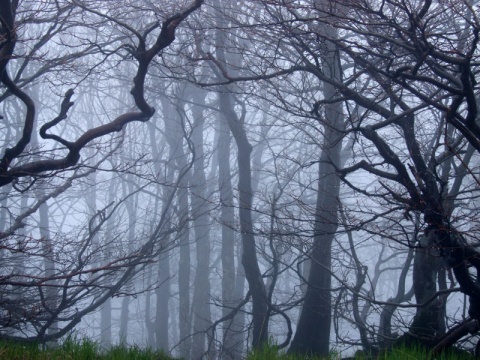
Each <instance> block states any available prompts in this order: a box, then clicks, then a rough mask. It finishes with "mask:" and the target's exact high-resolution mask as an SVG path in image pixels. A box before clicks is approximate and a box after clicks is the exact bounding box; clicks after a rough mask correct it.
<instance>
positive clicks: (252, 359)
mask: <svg viewBox="0 0 480 360" xmlns="http://www.w3.org/2000/svg"><path fill="white" fill-rule="evenodd" d="M342 357H344V358H347V355H343V356H341V355H339V354H338V353H333V354H331V355H330V356H328V357H315V356H305V355H295V354H286V353H284V352H281V351H278V350H277V348H276V347H275V346H271V345H267V346H265V347H263V348H261V349H257V350H255V351H252V352H251V353H250V354H249V355H248V356H247V360H305V359H308V360H341V359H342ZM474 358H475V357H474V356H473V355H471V354H469V353H467V352H462V351H459V350H454V349H452V350H448V351H446V352H444V353H442V354H439V355H435V356H432V355H431V354H430V352H429V351H428V350H427V349H425V348H407V347H398V348H394V349H390V350H388V351H385V352H382V353H380V354H379V355H376V356H371V355H368V354H362V353H358V354H357V355H356V356H352V357H348V359H354V360H473V359H474Z"/></svg>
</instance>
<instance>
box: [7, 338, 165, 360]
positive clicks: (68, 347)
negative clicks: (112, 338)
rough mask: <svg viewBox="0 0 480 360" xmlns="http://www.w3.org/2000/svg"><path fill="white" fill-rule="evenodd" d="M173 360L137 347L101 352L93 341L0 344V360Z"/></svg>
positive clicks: (159, 353)
mask: <svg viewBox="0 0 480 360" xmlns="http://www.w3.org/2000/svg"><path fill="white" fill-rule="evenodd" d="M1 359H8V360H173V359H174V358H172V357H170V356H169V355H167V354H165V353H164V352H162V351H154V350H150V349H140V348H139V347H137V346H133V347H128V348H126V347H122V346H115V347H113V348H111V349H110V350H108V351H101V349H100V347H99V346H98V344H97V343H96V342H93V341H91V340H87V339H84V340H76V339H67V340H66V341H65V342H63V343H62V344H61V345H60V346H58V347H54V348H50V349H43V347H42V346H40V345H36V344H26V345H25V344H20V343H15V342H0V360H1Z"/></svg>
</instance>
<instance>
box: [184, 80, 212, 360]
mask: <svg viewBox="0 0 480 360" xmlns="http://www.w3.org/2000/svg"><path fill="white" fill-rule="evenodd" d="M192 91H193V94H192V98H193V103H194V104H195V105H193V109H192V115H193V129H192V136H191V140H192V142H193V147H194V154H195V160H194V163H193V175H192V178H191V184H190V189H191V206H192V217H193V226H194V230H195V244H196V257H197V268H196V270H195V281H194V294H193V303H192V311H193V316H194V318H193V342H192V356H191V358H192V359H201V358H203V357H204V356H205V353H206V346H207V342H206V340H208V344H209V345H212V346H214V344H213V342H212V341H211V340H213V339H207V335H208V332H207V329H208V327H209V326H210V325H211V319H210V308H209V307H210V279H209V275H210V274H209V273H210V226H211V224H210V220H209V217H208V213H209V212H208V210H209V209H208V202H207V201H206V199H207V192H206V186H207V180H206V176H205V155H204V150H203V126H204V123H205V119H204V114H203V107H202V106H201V104H204V103H205V96H206V92H204V91H202V90H200V89H192ZM211 350H212V349H210V346H209V351H211ZM208 357H209V358H210V357H211V356H208Z"/></svg>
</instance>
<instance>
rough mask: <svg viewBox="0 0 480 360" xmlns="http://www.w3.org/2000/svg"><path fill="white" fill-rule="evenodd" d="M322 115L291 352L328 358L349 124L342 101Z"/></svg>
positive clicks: (333, 55) (324, 28) (332, 60)
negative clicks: (305, 272)
mask: <svg viewBox="0 0 480 360" xmlns="http://www.w3.org/2000/svg"><path fill="white" fill-rule="evenodd" d="M319 3H321V1H319ZM318 6H319V7H321V6H323V4H318ZM317 30H318V31H320V32H324V33H326V34H327V35H328V38H331V39H334V38H336V37H337V33H336V30H335V29H334V28H333V27H331V26H329V25H326V24H322V25H319V29H317ZM325 48H326V49H325V53H324V55H323V56H322V58H321V65H322V71H323V73H324V74H325V75H326V76H328V77H330V78H332V79H336V80H338V81H341V78H342V76H341V69H340V59H339V54H338V51H337V49H336V47H335V45H334V44H333V43H331V42H329V41H327V42H326V43H325ZM323 86H324V98H325V99H327V100H333V99H335V98H336V97H337V92H336V89H335V88H334V87H333V86H331V85H329V84H327V83H324V84H323ZM318 115H319V118H323V121H324V122H325V124H323V125H324V144H323V148H322V153H321V156H320V162H319V167H318V190H317V202H316V207H315V224H314V244H313V248H312V251H311V262H312V263H311V269H310V274H309V277H308V285H307V291H306V294H305V300H304V304H303V309H302V313H301V315H300V320H299V322H298V326H297V331H296V333H295V336H294V338H293V341H292V344H291V346H290V349H289V352H291V353H302V354H311V355H318V356H327V355H328V354H329V350H330V331H331V322H332V311H331V307H332V305H331V297H332V295H331V256H332V253H331V251H332V250H331V248H332V243H333V239H334V237H335V232H336V230H337V227H338V219H337V217H338V215H337V214H338V206H339V192H340V178H339V177H338V175H337V174H336V168H337V167H339V165H340V161H341V150H342V136H343V131H342V130H343V128H344V126H345V125H344V118H343V108H342V104H341V102H338V101H337V102H335V101H332V102H329V103H327V104H325V111H324V114H318Z"/></svg>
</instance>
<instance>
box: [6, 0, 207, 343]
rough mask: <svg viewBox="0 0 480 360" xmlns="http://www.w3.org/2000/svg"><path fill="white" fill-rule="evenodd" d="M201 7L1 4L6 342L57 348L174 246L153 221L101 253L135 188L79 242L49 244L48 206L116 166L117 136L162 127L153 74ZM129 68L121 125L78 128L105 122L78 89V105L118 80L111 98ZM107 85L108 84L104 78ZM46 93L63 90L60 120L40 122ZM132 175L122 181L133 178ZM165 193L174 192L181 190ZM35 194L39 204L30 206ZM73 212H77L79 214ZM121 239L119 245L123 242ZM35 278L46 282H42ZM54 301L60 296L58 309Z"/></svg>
mask: <svg viewBox="0 0 480 360" xmlns="http://www.w3.org/2000/svg"><path fill="white" fill-rule="evenodd" d="M202 3H203V1H202V0H197V1H192V2H190V3H182V4H180V5H178V4H170V5H171V8H179V10H178V11H177V12H173V11H172V13H173V15H172V13H170V14H167V13H165V12H162V11H160V10H159V9H157V8H155V7H149V6H147V5H146V4H143V5H142V6H140V7H138V6H137V5H139V4H137V5H135V4H130V5H131V6H130V5H129V3H123V2H116V3H115V4H114V6H112V4H111V3H108V2H89V1H82V2H76V1H74V2H61V1H59V2H51V3H45V2H36V1H22V2H18V1H14V0H8V1H0V81H1V86H0V89H1V90H2V94H1V95H0V99H1V101H2V103H3V109H4V110H5V111H4V112H2V119H3V121H4V122H5V124H6V126H5V127H2V130H1V132H0V136H1V137H2V143H1V146H2V155H1V159H0V187H2V201H3V203H2V206H3V207H2V214H4V215H5V214H9V215H8V216H9V219H8V221H3V220H2V232H1V233H0V239H1V241H2V258H3V259H4V261H2V267H1V269H0V271H1V274H2V277H1V280H0V288H1V290H0V297H1V300H0V312H1V314H0V323H1V325H2V328H3V329H5V331H3V330H2V331H1V333H0V338H6V339H18V340H24V341H41V342H46V341H50V340H55V339H58V338H60V337H61V336H63V335H65V334H67V333H68V332H70V331H71V330H72V329H73V328H74V327H75V326H76V325H77V324H78V323H79V322H80V321H81V320H82V318H83V317H84V316H85V315H87V314H89V313H91V312H93V311H94V310H96V309H98V308H99V306H101V305H102V304H103V303H104V302H105V301H107V300H108V299H110V298H111V297H112V296H113V295H116V294H119V293H121V289H122V287H123V286H124V285H125V284H126V283H127V282H128V281H130V280H131V279H132V278H133V277H134V276H135V275H136V274H137V273H138V271H139V270H141V269H142V268H143V267H144V266H145V265H146V264H147V263H148V262H149V261H151V260H152V259H154V258H155V257H156V256H158V254H159V253H161V252H162V251H165V249H166V248H168V247H169V246H171V245H170V244H167V243H161V242H162V236H161V234H162V233H161V231H163V230H164V229H162V225H165V224H164V223H163V221H164V218H165V217H161V218H160V219H157V221H156V222H155V224H156V225H155V226H152V228H153V230H152V231H151V233H149V234H146V236H144V238H143V240H142V242H140V243H139V244H138V243H137V244H135V245H134V246H133V245H132V247H130V248H129V247H128V246H127V247H121V246H120V242H119V239H118V238H116V237H111V238H110V237H105V241H99V239H98V237H99V236H100V235H101V232H102V229H103V228H104V227H105V225H106V223H107V222H108V221H110V220H112V219H113V214H114V213H115V212H116V211H118V210H119V209H121V208H127V210H128V207H129V206H131V205H129V204H127V201H128V199H129V198H131V197H132V196H134V195H135V193H138V192H139V191H141V189H139V188H136V189H134V190H133V192H130V193H128V194H126V195H125V196H124V197H123V198H117V202H116V203H115V204H112V203H110V204H106V206H104V207H103V208H98V207H96V206H97V205H98V203H97V204H92V206H93V207H92V209H93V211H94V213H93V215H92V214H91V216H90V218H89V220H88V222H87V223H86V224H85V227H84V228H83V229H82V230H81V231H77V232H76V234H75V236H74V237H72V238H62V235H63V234H60V233H59V234H57V235H56V236H54V235H52V233H51V232H50V234H48V225H47V222H46V218H45V216H48V211H45V210H48V209H47V207H46V204H47V202H48V201H51V199H54V198H58V197H59V196H60V195H61V194H63V193H65V192H66V191H69V189H71V188H72V187H73V186H74V185H75V183H76V182H77V181H78V180H79V179H85V178H87V177H88V176H89V175H91V174H92V173H93V172H94V171H96V170H98V169H99V168H100V167H101V166H102V164H105V163H106V162H107V161H108V158H109V157H110V156H111V155H112V154H113V153H114V152H115V151H116V150H117V149H118V147H119V146H120V144H121V141H120V142H119V141H118V139H119V138H120V139H121V136H120V137H119V138H117V140H116V141H112V142H108V141H107V140H109V141H110V136H109V135H111V134H114V133H117V132H120V131H122V130H124V128H125V125H127V124H129V123H132V122H145V121H148V120H149V119H150V118H151V117H152V116H153V115H154V113H155V110H154V108H153V107H152V106H150V105H149V103H148V102H147V99H146V97H147V96H146V94H145V84H146V81H147V79H148V70H149V67H150V66H151V64H152V63H153V61H154V59H155V58H156V57H157V56H159V55H161V54H162V51H164V49H165V48H167V47H168V46H169V45H170V44H171V43H172V42H173V41H174V39H175V33H176V30H177V27H179V25H180V24H181V23H182V22H183V21H184V20H185V19H186V18H187V17H188V16H189V15H190V14H191V13H192V12H194V11H196V10H197V9H199V8H200V6H201V5H202ZM167 8H168V7H167ZM120 9H122V10H121V11H119V10H120ZM133 10H135V11H133ZM167 11H168V10H167ZM133 13H135V16H132V15H133ZM140 14H141V15H142V16H141V17H140V18H139V17H138V16H139V15H140ZM139 19H140V20H141V21H139ZM126 63H130V64H131V65H132V67H133V68H134V69H135V70H134V71H133V75H132V77H131V80H133V87H132V89H131V92H130V93H131V95H132V98H133V102H132V104H130V105H128V104H125V107H124V108H123V109H122V111H121V112H120V113H119V112H118V111H116V112H115V114H119V115H117V116H112V114H108V113H104V114H103V115H104V117H103V119H105V121H104V122H103V123H102V124H100V125H98V124H97V125H93V124H94V123H95V122H87V121H79V120H78V119H79V118H80V117H81V116H88V117H93V116H95V115H97V114H95V115H94V111H93V110H92V112H91V113H90V114H88V115H86V113H85V112H84V113H82V112H81V111H79V109H78V108H76V107H75V106H74V103H73V101H72V100H73V98H74V88H76V89H77V90H76V91H78V90H80V93H79V101H81V100H82V96H83V95H84V93H82V91H85V88H84V87H83V84H84V79H85V78H92V79H93V78H94V79H95V81H98V84H101V83H102V81H103V84H105V87H111V86H112V85H114V84H115V83H114V80H113V79H114V78H116V77H117V80H118V82H117V83H116V84H115V85H114V86H116V85H120V86H125V84H126V83H127V82H128V81H131V80H130V79H125V78H124V77H122V74H120V73H119V72H115V69H116V66H115V64H116V65H117V67H118V66H119V64H122V65H123V64H126ZM29 69H31V70H29ZM27 70H28V71H27ZM103 72H105V73H103ZM106 74H109V75H112V76H110V77H109V76H105V77H104V75H106ZM125 74H131V72H128V71H127V72H125V73H124V74H123V76H125ZM48 82H50V83H51V84H53V85H55V87H53V86H52V88H53V89H54V91H55V94H57V95H55V96H58V94H59V93H62V92H64V96H63V101H61V104H59V105H60V108H59V110H55V111H43V110H44V109H45V107H44V106H40V105H41V104H40V102H39V98H38V97H37V98H35V97H34V96H32V95H31V93H30V90H29V86H31V85H32V84H34V83H40V84H42V85H43V86H44V87H43V88H46V86H45V85H44V84H48ZM69 87H71V88H70V89H68V88H69ZM67 89H68V90H67ZM96 89H97V90H98V89H100V86H98V87H97V88H96ZM65 90H66V91H65ZM87 91H88V90H86V91H85V92H87ZM97 94H98V93H97ZM108 95H110V94H107V96H105V97H101V96H98V97H92V98H93V99H94V101H93V102H92V103H90V106H92V107H94V106H95V105H96V104H95V102H96V101H98V102H99V103H100V102H101V101H104V99H108ZM44 99H46V101H47V100H48V103H49V104H51V103H52V100H53V99H52V94H50V95H49V96H45V94H44V95H43V97H42V100H44ZM102 105H103V109H104V110H105V109H109V102H108V101H105V103H103V104H102ZM125 109H128V110H125ZM134 109H136V110H134ZM39 110H42V112H41V113H40V112H39ZM105 111H107V110H105ZM39 114H41V115H42V118H43V119H45V118H47V117H48V120H46V121H45V122H44V123H43V124H42V125H41V126H40V125H39V126H38V135H39V143H38V146H35V147H34V146H33V145H35V144H34V143H33V141H32V139H33V138H34V137H35V135H36V134H34V133H33V132H34V131H36V130H35V128H36V126H35V125H36V124H37V123H40V120H39ZM52 114H53V115H52ZM73 119H74V120H75V121H72V120H73ZM62 125H63V128H62V129H61V130H58V131H57V129H58V128H59V127H61V126H62ZM85 126H88V127H87V128H86V129H85ZM82 129H83V130H82ZM102 139H103V140H105V141H106V142H107V145H105V146H104V147H103V148H102V147H101V145H100V143H99V141H100V140H102ZM92 144H95V146H96V147H97V149H100V148H102V151H101V152H99V153H98V156H95V159H93V156H92V155H91V152H90V153H89V152H86V151H82V150H84V149H85V148H87V147H88V146H90V145H92ZM82 155H83V156H84V158H83V159H82ZM85 156H86V158H85ZM135 161H136V160H133V163H135ZM124 165H125V166H124V169H126V168H128V167H129V166H131V165H129V164H124ZM111 170H112V171H115V170H117V169H111ZM180 177H181V176H180ZM169 185H171V186H174V185H175V182H174V184H169ZM177 185H178V184H177ZM31 192H34V195H35V200H34V201H29V200H28V197H29V196H28V194H29V193H31ZM16 193H21V194H22V196H23V197H24V198H25V199H26V201H25V202H24V203H22V206H21V207H18V206H16V205H15V201H16V200H15V197H14V196H15V194H16ZM32 198H33V196H32ZM67 199H68V198H67ZM70 200H71V198H70V199H69V200H68V201H69V203H70V204H73V205H71V206H72V207H75V206H77V204H76V203H75V202H74V201H70ZM92 201H93V202H97V201H99V200H95V199H94V200H92ZM169 201H170V202H171V201H172V199H171V198H170V199H165V206H168V203H169ZM60 211H61V210H60ZM36 212H39V216H40V221H41V224H40V238H37V235H36V230H35V229H34V228H33V229H32V228H31V227H29V229H31V231H32V233H30V234H20V231H19V230H20V229H22V228H23V227H26V226H27V219H29V218H31V217H32V216H34V215H35V213H36ZM64 222H65V220H64ZM67 223H68V221H67ZM69 226H74V225H70V224H69ZM132 226H133V225H132ZM132 229H133V227H132ZM29 231H30V230H29ZM115 231H116V233H117V234H119V233H121V232H122V231H123V230H122V229H118V228H117V229H115ZM71 234H74V232H73V231H72V232H71ZM18 235H21V236H18ZM130 237H131V234H130ZM130 240H133V239H130ZM42 244H43V245H42ZM106 249H108V251H104V250H106ZM104 252H105V253H107V252H108V254H110V256H109V257H104V258H102V256H100V254H102V253H104ZM19 256H25V257H27V256H28V261H26V262H25V263H24V269H22V271H19V268H18V267H17V266H16V265H15V264H17V263H18V261H16V260H15V259H17V258H19ZM52 264H53V265H52ZM38 268H42V269H44V271H42V273H41V274H39V273H38V271H36V269H37V270H38ZM127 292H128V291H127ZM52 293H55V294H56V296H57V298H56V299H54V300H52V299H51V294H52Z"/></svg>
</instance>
